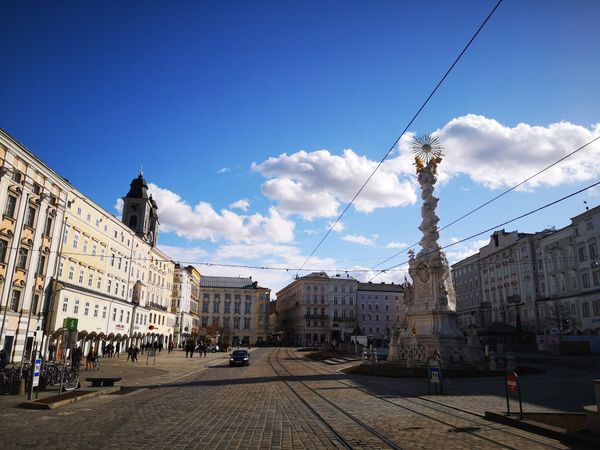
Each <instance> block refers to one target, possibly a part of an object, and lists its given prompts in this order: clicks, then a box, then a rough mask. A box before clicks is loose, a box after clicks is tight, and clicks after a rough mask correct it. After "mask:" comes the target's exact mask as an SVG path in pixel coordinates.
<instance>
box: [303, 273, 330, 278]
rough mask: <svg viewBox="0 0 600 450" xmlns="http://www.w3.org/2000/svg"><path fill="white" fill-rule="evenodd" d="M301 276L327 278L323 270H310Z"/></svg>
mask: <svg viewBox="0 0 600 450" xmlns="http://www.w3.org/2000/svg"><path fill="white" fill-rule="evenodd" d="M302 278H329V275H327V274H326V273H325V272H312V273H309V274H308V275H304V276H303V277H302Z"/></svg>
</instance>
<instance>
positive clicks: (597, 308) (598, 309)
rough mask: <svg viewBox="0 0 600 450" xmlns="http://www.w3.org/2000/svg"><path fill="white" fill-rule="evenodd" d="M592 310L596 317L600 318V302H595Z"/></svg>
mask: <svg viewBox="0 0 600 450" xmlns="http://www.w3.org/2000/svg"><path fill="white" fill-rule="evenodd" d="M592 308H593V310H594V315H595V316H600V300H594V301H593V302H592Z"/></svg>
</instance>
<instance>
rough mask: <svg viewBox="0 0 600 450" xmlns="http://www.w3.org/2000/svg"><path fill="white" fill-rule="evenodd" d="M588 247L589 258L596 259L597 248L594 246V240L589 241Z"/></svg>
mask: <svg viewBox="0 0 600 450" xmlns="http://www.w3.org/2000/svg"><path fill="white" fill-rule="evenodd" d="M588 248H589V249H590V258H592V259H596V258H597V257H598V248H597V247H596V240H592V241H590V244H589V247H588Z"/></svg>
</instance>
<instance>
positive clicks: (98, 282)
mask: <svg viewBox="0 0 600 450" xmlns="http://www.w3.org/2000/svg"><path fill="white" fill-rule="evenodd" d="M96 288H97V289H102V275H98V281H97V283H96Z"/></svg>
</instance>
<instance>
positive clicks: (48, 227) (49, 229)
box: [44, 216, 52, 236]
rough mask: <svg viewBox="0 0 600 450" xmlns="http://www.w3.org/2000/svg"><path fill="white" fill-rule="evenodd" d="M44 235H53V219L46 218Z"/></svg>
mask: <svg viewBox="0 0 600 450" xmlns="http://www.w3.org/2000/svg"><path fill="white" fill-rule="evenodd" d="M44 234H45V235H46V236H50V235H51V234H52V217H50V216H48V217H46V226H45V227H44Z"/></svg>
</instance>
